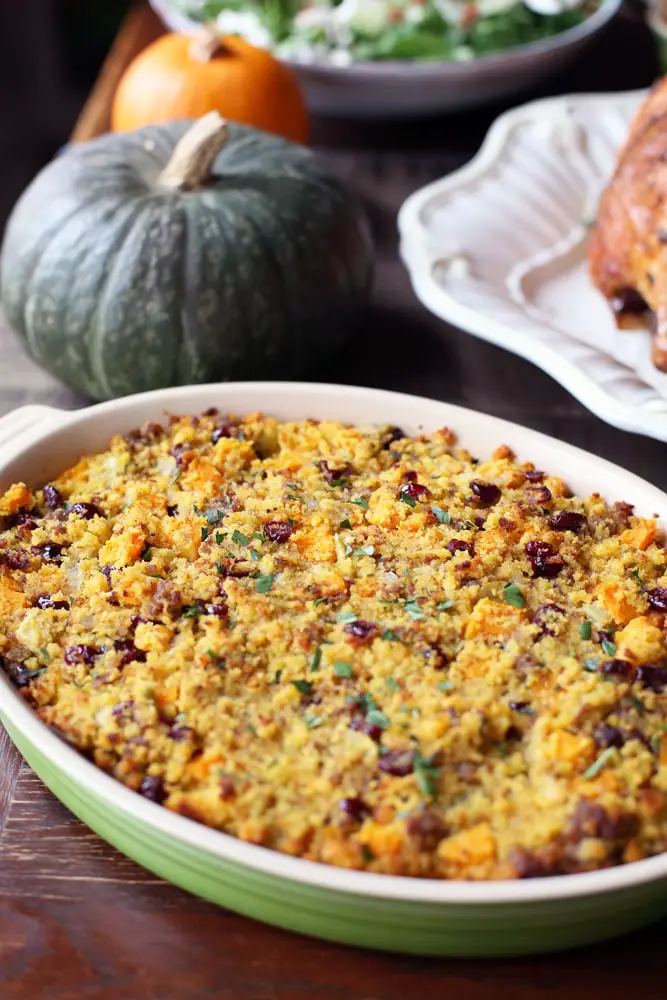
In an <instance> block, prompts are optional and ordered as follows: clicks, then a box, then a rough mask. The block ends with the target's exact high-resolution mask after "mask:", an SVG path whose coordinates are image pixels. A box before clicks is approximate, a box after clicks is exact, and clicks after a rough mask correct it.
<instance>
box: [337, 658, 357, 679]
mask: <svg viewBox="0 0 667 1000" xmlns="http://www.w3.org/2000/svg"><path fill="white" fill-rule="evenodd" d="M333 669H334V673H335V675H336V677H346V678H347V679H348V680H349V678H350V677H354V671H353V669H352V667H351V665H350V664H349V663H346V662H345V660H336V662H335V663H334V668H333Z"/></svg>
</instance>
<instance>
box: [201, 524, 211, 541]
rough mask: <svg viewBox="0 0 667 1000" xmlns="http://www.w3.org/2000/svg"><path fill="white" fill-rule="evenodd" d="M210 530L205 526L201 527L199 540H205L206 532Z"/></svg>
mask: <svg viewBox="0 0 667 1000" xmlns="http://www.w3.org/2000/svg"><path fill="white" fill-rule="evenodd" d="M210 530H211V529H210V528H206V527H203V528H202V529H201V540H202V542H205V541H206V539H207V538H208V533H209V531H210Z"/></svg>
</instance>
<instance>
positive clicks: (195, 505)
mask: <svg viewBox="0 0 667 1000" xmlns="http://www.w3.org/2000/svg"><path fill="white" fill-rule="evenodd" d="M192 510H193V512H194V513H195V514H198V513H199V507H198V506H197V504H196V503H193V505H192Z"/></svg>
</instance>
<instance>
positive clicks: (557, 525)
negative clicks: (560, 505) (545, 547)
mask: <svg viewBox="0 0 667 1000" xmlns="http://www.w3.org/2000/svg"><path fill="white" fill-rule="evenodd" d="M550 524H551V527H552V528H553V529H554V531H573V532H574V533H575V534H578V533H579V532H580V531H581V529H582V528H583V527H585V525H586V518H585V517H584V515H583V514H577V512H576V511H574V510H556V511H554V512H553V514H552V515H551V521H550Z"/></svg>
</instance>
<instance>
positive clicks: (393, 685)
mask: <svg viewBox="0 0 667 1000" xmlns="http://www.w3.org/2000/svg"><path fill="white" fill-rule="evenodd" d="M384 682H385V684H386V685H387V687H388V688H389V690H390V691H400V690H401V685H400V684H399V683H398V681H397V680H394V678H393V677H386V678H385V681H384Z"/></svg>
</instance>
